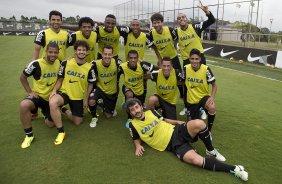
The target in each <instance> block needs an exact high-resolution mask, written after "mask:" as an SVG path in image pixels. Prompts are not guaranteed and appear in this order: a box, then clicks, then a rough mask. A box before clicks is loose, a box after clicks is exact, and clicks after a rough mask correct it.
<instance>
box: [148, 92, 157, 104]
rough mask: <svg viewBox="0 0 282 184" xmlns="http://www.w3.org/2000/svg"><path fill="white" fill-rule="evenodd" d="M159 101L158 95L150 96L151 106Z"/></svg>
mask: <svg viewBox="0 0 282 184" xmlns="http://www.w3.org/2000/svg"><path fill="white" fill-rule="evenodd" d="M157 102H158V98H157V97H156V96H154V95H153V96H150V98H149V105H150V106H155V104H156V103H157Z"/></svg>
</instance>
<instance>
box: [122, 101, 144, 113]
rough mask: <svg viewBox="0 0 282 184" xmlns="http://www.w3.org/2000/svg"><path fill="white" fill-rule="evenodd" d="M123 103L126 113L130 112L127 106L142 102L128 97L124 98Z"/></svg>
mask: <svg viewBox="0 0 282 184" xmlns="http://www.w3.org/2000/svg"><path fill="white" fill-rule="evenodd" d="M125 104H126V111H127V112H128V113H129V112H130V111H129V108H130V107H132V106H134V105H135V104H138V105H140V106H142V102H141V101H140V100H139V99H138V98H129V99H127V100H126V102H125Z"/></svg>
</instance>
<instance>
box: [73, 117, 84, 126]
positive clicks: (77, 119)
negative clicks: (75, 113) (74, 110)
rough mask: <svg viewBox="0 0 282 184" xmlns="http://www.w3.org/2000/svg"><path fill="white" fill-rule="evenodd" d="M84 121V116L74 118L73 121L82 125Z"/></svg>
mask: <svg viewBox="0 0 282 184" xmlns="http://www.w3.org/2000/svg"><path fill="white" fill-rule="evenodd" d="M82 122H83V119H82V118H74V119H73V123H74V124H75V125H77V126H78V125H81V124H82Z"/></svg>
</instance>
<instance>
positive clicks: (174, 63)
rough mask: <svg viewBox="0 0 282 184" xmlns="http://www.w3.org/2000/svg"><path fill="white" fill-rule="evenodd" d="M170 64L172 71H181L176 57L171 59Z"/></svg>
mask: <svg viewBox="0 0 282 184" xmlns="http://www.w3.org/2000/svg"><path fill="white" fill-rule="evenodd" d="M171 62H172V66H173V68H174V69H178V70H179V71H182V69H181V65H180V61H179V58H178V56H175V57H174V58H172V59H171Z"/></svg>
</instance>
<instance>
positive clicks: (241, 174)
mask: <svg viewBox="0 0 282 184" xmlns="http://www.w3.org/2000/svg"><path fill="white" fill-rule="evenodd" d="M235 166H236V167H235V169H234V171H231V173H233V174H234V175H235V176H236V177H237V178H240V179H241V180H243V181H248V176H249V174H248V172H246V171H245V169H244V167H243V166H241V165H235Z"/></svg>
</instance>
